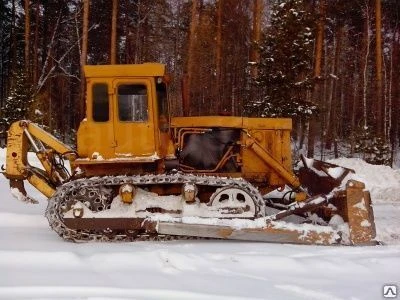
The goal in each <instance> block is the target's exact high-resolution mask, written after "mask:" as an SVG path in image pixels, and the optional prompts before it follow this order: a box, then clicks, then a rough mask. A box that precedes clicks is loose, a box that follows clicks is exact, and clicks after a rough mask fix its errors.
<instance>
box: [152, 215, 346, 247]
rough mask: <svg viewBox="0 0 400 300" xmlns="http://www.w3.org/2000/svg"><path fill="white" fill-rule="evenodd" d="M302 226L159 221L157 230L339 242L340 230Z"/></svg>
mask: <svg viewBox="0 0 400 300" xmlns="http://www.w3.org/2000/svg"><path fill="white" fill-rule="evenodd" d="M302 226H303V228H302ZM302 226H300V227H298V228H294V227H292V226H291V225H290V224H288V223H285V222H283V221H281V222H274V223H271V224H270V225H266V226H265V227H262V228H242V229H235V228H232V227H229V226H219V225H205V224H184V223H167V222H160V223H159V224H158V226H157V228H158V229H157V231H158V233H160V234H171V235H185V236H195V237H207V238H215V239H228V240H242V241H256V242H269V243H291V244H318V245H332V244H339V243H340V242H341V235H340V232H337V231H335V230H333V229H331V228H329V227H327V228H321V231H320V232H318V230H312V229H310V228H311V227H314V225H307V224H305V225H302ZM280 227H281V228H280ZM285 227H286V228H285Z"/></svg>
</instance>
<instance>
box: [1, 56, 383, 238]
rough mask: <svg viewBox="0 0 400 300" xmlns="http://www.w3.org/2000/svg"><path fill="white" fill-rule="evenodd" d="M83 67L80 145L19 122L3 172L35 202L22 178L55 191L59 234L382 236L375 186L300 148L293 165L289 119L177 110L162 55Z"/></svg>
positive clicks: (54, 223)
mask: <svg viewBox="0 0 400 300" xmlns="http://www.w3.org/2000/svg"><path fill="white" fill-rule="evenodd" d="M84 72H85V78H86V118H85V119H83V120H82V121H81V123H80V126H79V129H78V132H77V145H76V149H73V148H71V147H70V146H68V145H66V144H64V143H63V142H61V141H60V140H58V139H57V138H55V137H54V136H52V135H51V134H49V133H47V132H46V131H45V130H43V129H42V128H41V127H40V126H39V125H37V124H35V123H33V122H30V121H27V120H21V121H17V122H15V123H13V124H12V125H11V127H10V128H9V130H8V137H7V154H6V166H5V168H3V172H2V173H3V175H5V176H6V178H7V179H9V181H10V187H11V193H12V194H13V195H14V196H16V197H17V198H19V199H21V200H24V201H27V202H35V199H33V198H32V197H31V196H29V195H28V194H27V192H26V190H25V187H24V182H25V181H28V182H29V183H30V184H31V185H32V186H33V187H35V188H36V189H37V190H38V191H40V192H41V193H42V194H43V195H45V196H46V197H47V198H48V206H47V209H46V213H45V215H46V217H47V219H48V221H49V225H50V227H51V228H52V229H53V230H54V231H55V232H56V233H57V234H58V235H59V236H60V237H62V238H63V239H65V240H68V241H74V242H82V241H137V240H170V239H195V238H196V239H197V238H200V239H231V240H246V241H259V242H275V243H295V244H318V245H335V244H336V245H338V244H341V245H371V244H375V243H376V241H375V224H374V216H373V211H372V207H371V198H370V194H369V192H368V191H367V190H366V189H365V185H364V184H363V183H362V182H359V181H357V180H356V176H355V175H354V171H352V170H350V169H346V168H343V167H340V166H337V165H333V164H329V163H326V162H322V161H318V160H314V159H309V158H306V157H303V156H302V157H301V162H300V163H299V166H300V168H299V169H298V170H293V167H292V163H293V162H292V151H291V140H290V132H291V129H292V120H291V119H288V118H255V117H254V118H253V117H239V116H184V117H172V116H171V112H170V99H169V97H168V75H167V74H166V67H165V65H163V64H159V63H144V64H136V65H96V66H94V65H87V66H84ZM28 151H33V152H35V153H36V156H37V158H38V160H39V161H40V163H41V166H40V167H38V166H34V165H33V164H32V162H29V159H28V158H29V156H28Z"/></svg>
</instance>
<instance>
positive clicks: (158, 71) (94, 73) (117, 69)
mask: <svg viewBox="0 0 400 300" xmlns="http://www.w3.org/2000/svg"><path fill="white" fill-rule="evenodd" d="M83 70H84V72H85V77H86V78H95V77H156V76H164V75H165V65H164V64H160V63H144V64H135V65H85V66H83Z"/></svg>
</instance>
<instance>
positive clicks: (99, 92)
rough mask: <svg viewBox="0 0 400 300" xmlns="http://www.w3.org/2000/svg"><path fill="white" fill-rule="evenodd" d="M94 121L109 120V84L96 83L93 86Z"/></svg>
mask: <svg viewBox="0 0 400 300" xmlns="http://www.w3.org/2000/svg"><path fill="white" fill-rule="evenodd" d="M92 97H93V114H92V117H93V121H95V122H107V121H108V120H109V103H108V101H109V100H108V92H107V84H105V83H95V84H93V86H92Z"/></svg>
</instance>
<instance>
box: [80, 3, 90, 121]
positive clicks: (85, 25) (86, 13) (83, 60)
mask: <svg viewBox="0 0 400 300" xmlns="http://www.w3.org/2000/svg"><path fill="white" fill-rule="evenodd" d="M88 27H89V0H83V25H82V52H81V89H80V105H79V118H80V119H82V118H83V117H84V116H85V86H86V84H85V74H84V72H83V66H84V65H86V61H87V47H88Z"/></svg>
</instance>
